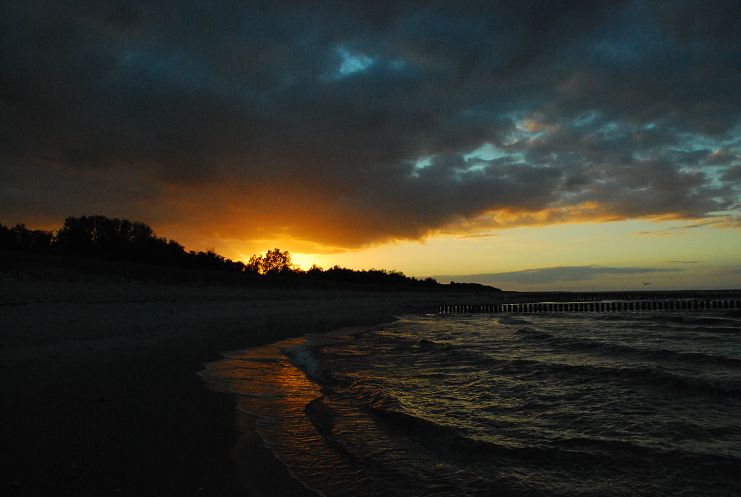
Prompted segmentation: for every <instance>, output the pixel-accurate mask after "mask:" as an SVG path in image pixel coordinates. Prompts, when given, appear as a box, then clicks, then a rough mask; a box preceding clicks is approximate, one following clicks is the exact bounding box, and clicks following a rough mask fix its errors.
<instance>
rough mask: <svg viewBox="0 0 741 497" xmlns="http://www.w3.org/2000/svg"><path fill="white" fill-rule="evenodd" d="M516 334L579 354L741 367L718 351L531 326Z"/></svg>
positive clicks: (739, 363) (739, 360)
mask: <svg viewBox="0 0 741 497" xmlns="http://www.w3.org/2000/svg"><path fill="white" fill-rule="evenodd" d="M516 333H517V334H518V335H520V336H521V337H524V338H527V339H537V340H547V341H548V342H550V343H553V344H554V345H556V346H557V347H560V348H561V349H563V350H567V351H572V352H577V353H580V352H590V353H594V352H596V353H598V354H600V355H609V356H615V357H623V358H633V359H644V360H649V361H662V362H676V363H679V364H698V365H709V366H723V367H731V368H741V359H737V358H734V357H726V356H719V355H714V354H704V353H702V352H680V351H675V350H668V349H653V348H641V347H633V346H630V345H625V344H618V343H607V342H603V341H597V340H589V339H584V338H572V337H565V336H556V335H552V334H550V333H546V332H544V331H539V330H536V329H533V328H527V327H525V328H520V329H518V330H517V331H516Z"/></svg>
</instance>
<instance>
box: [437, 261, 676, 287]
mask: <svg viewBox="0 0 741 497" xmlns="http://www.w3.org/2000/svg"><path fill="white" fill-rule="evenodd" d="M677 271H679V270H678V269H674V268H657V267H609V266H597V265H592V266H555V267H544V268H536V269H524V270H521V271H508V272H504V273H482V274H469V275H457V276H436V278H437V279H438V280H439V281H443V282H448V281H468V282H474V283H483V284H492V285H497V284H505V285H506V284H507V283H524V284H541V283H563V282H575V281H587V280H599V279H600V278H605V277H611V276H629V277H644V276H646V275H651V274H656V273H672V272H677Z"/></svg>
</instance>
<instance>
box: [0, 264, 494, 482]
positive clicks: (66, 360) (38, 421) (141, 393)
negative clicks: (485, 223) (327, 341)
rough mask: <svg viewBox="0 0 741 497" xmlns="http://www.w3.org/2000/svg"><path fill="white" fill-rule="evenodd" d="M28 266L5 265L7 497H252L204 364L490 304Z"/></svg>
mask: <svg viewBox="0 0 741 497" xmlns="http://www.w3.org/2000/svg"><path fill="white" fill-rule="evenodd" d="M3 262H6V263H7V261H3ZM32 269H33V268H31V269H29V268H26V269H24V270H23V271H18V270H17V268H14V269H13V270H10V271H9V270H8V266H7V264H6V265H5V266H3V268H2V270H0V322H2V341H1V342H0V344H1V347H0V364H2V368H3V382H2V389H3V390H2V398H3V400H4V406H3V415H4V418H5V423H4V424H3V425H2V428H0V430H2V440H3V445H4V448H5V451H6V453H7V454H9V455H10V456H11V458H10V459H11V463H10V465H8V466H6V468H5V473H6V475H7V476H6V478H5V479H4V481H3V482H2V489H3V490H2V493H3V495H91V496H92V495H96V496H98V495H219V496H229V495H234V496H237V495H254V494H255V493H254V492H251V491H249V490H247V489H246V488H245V487H244V486H243V485H242V484H241V483H240V478H239V475H237V474H236V471H235V464H234V460H233V457H234V456H235V446H236V445H237V441H238V439H239V438H240V436H242V435H240V430H238V429H237V416H236V413H235V409H234V401H233V400H232V399H231V398H229V397H228V396H226V395H222V394H218V393H214V392H211V391H209V390H207V389H206V388H205V387H204V385H203V383H202V381H201V379H200V378H199V377H198V376H197V375H196V373H197V372H198V371H199V370H201V369H202V367H203V364H204V363H205V362H209V361H214V360H218V359H219V358H220V355H219V352H220V351H224V350H233V349H238V348H245V347H250V346H257V345H260V344H265V343H269V342H273V341H277V340H280V339H282V338H286V337H290V336H297V335H301V334H304V333H309V332H323V331H329V330H333V329H337V328H340V327H344V326H358V325H371V324H374V323H379V322H384V321H388V320H390V319H391V318H392V316H393V315H395V314H401V313H409V312H426V311H428V310H431V309H434V307H435V305H437V304H439V303H440V302H441V300H445V301H446V302H450V301H459V302H472V301H476V300H480V301H482V302H483V301H485V300H486V299H488V298H490V297H487V296H486V295H479V294H466V293H460V292H457V293H455V294H449V295H448V294H442V295H441V294H440V292H435V293H424V292H363V291H338V290H287V289H255V288H240V287H234V286H219V285H212V284H199V283H197V282H196V283H190V284H173V283H164V282H158V281H140V280H138V279H132V280H127V279H126V278H124V277H117V278H115V279H110V278H107V277H104V276H100V277H98V276H94V275H92V276H91V275H90V274H84V273H81V274H77V273H75V272H74V271H73V272H64V273H54V274H50V275H48V274H45V273H44V271H33V270H32ZM42 269H43V268H42ZM248 445H249V444H248ZM238 450H240V451H241V453H240V454H238V456H239V457H241V458H244V457H250V458H252V460H253V461H255V467H256V471H262V472H266V474H270V473H271V472H273V474H275V472H278V471H280V470H281V469H280V467H279V465H276V464H275V462H274V461H272V462H271V461H270V455H269V453H268V452H267V451H262V452H261V451H260V450H259V446H256V445H254V444H253V445H249V446H248V448H247V449H245V445H244V444H240V447H239V449H238ZM245 450H246V451H247V453H245ZM257 462H260V463H261V464H262V468H261V469H260V468H259V467H258V466H259V465H258V464H257ZM287 485H289V486H290V482H289V483H287ZM294 490H295V491H299V490H297V489H296V488H293V490H290V489H289V488H285V489H284V491H285V492H288V493H290V492H292V491H294Z"/></svg>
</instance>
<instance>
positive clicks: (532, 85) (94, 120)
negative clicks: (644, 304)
mask: <svg viewBox="0 0 741 497" xmlns="http://www.w3.org/2000/svg"><path fill="white" fill-rule="evenodd" d="M1 9H2V16H0V111H1V113H2V118H0V119H1V120H0V131H1V134H0V147H1V150H0V160H1V161H2V162H1V163H0V168H1V169H0V181H2V183H3V185H4V186H3V188H1V189H0V209H2V212H0V213H1V214H2V216H3V219H0V221H5V222H14V221H16V220H26V221H31V220H33V219H37V220H45V219H58V218H60V217H62V216H64V215H67V214H80V213H85V212H88V211H91V210H97V211H101V212H106V213H108V212H115V213H116V214H120V215H129V214H128V213H130V212H135V213H137V214H139V215H140V216H141V217H142V218H143V219H145V220H147V221H151V222H156V221H159V220H163V222H164V220H172V219H177V218H178V217H182V216H186V215H187V216H189V217H190V219H189V220H185V219H184V220H183V222H184V223H186V222H195V223H200V224H203V225H209V224H210V225H213V226H217V227H220V228H219V229H220V230H221V231H229V232H233V233H234V236H244V237H249V236H253V235H251V233H256V232H259V233H260V236H263V237H264V236H267V234H268V232H269V231H271V230H272V231H274V232H281V233H287V234H290V235H292V236H295V237H299V238H304V239H311V240H315V241H319V242H326V243H331V244H335V245H341V246H351V245H361V244H365V243H372V242H375V241H382V240H385V239H391V238H414V237H419V236H423V235H424V234H425V233H427V232H429V231H430V230H434V229H438V228H441V227H443V226H446V225H448V226H450V225H451V223H452V224H456V223H457V225H459V226H464V225H467V226H473V225H477V226H481V225H484V224H486V223H483V224H482V223H480V222H472V221H473V220H476V219H478V218H480V217H481V216H482V215H486V216H489V217H491V216H493V215H495V214H496V213H497V212H502V211H507V212H524V213H535V212H539V211H548V210H551V211H553V212H555V213H558V212H562V214H553V215H552V216H550V217H548V218H547V219H552V220H565V219H568V216H569V214H563V213H566V212H575V209H576V210H578V209H577V208H578V207H579V206H583V205H592V206H595V205H596V206H597V207H593V208H592V210H591V211H590V212H592V213H593V215H594V216H597V217H608V218H621V217H641V216H656V217H663V216H668V217H671V216H675V217H685V218H700V217H704V216H707V215H709V214H711V213H718V212H721V211H731V210H733V209H737V208H738V205H739V197H738V196H739V190H738V188H737V186H738V174H737V169H738V165H737V160H738V157H739V156H740V155H741V149H740V146H739V142H738V139H737V137H738V133H739V118H740V116H741V104H739V102H741V64H739V60H741V43H739V41H740V40H739V34H738V30H737V29H736V26H735V23H733V22H732V21H731V20H732V19H738V18H739V5H738V2H710V3H708V2H692V1H685V2H672V3H671V4H664V3H662V4H661V5H660V6H659V5H658V4H655V3H652V2H628V1H614V2H593V1H564V2H547V3H544V2H523V1H499V2H455V3H453V2H394V3H393V4H387V3H386V2H361V3H353V4H352V5H350V4H349V3H340V2H338V3H333V2H323V3H322V4H321V5H320V6H316V5H313V4H312V5H309V3H306V2H281V3H275V2H273V3H261V2H251V3H245V2H166V1H160V2H112V1H77V2H58V1H55V2H51V1H41V0H39V1H19V2H4V3H2V7H1ZM486 144H488V145H487V147H488V148H487V147H485V148H482V149H480V147H482V146H483V145H486ZM476 150H479V152H478V153H476V152H475V151H476ZM50 178H58V180H56V181H51V180H50ZM86 199H87V201H86ZM581 215H584V214H581ZM9 217H12V219H8V218H9ZM466 223H468V224H466ZM491 224H492V225H496V224H497V223H496V222H495V221H492V223H491ZM255 236H256V235H255Z"/></svg>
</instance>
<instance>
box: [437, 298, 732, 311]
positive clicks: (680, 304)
mask: <svg viewBox="0 0 741 497" xmlns="http://www.w3.org/2000/svg"><path fill="white" fill-rule="evenodd" d="M734 309H741V298H726V299H665V300H619V301H616V300H613V301H589V300H578V301H573V302H500V303H496V304H474V305H465V304H451V305H441V306H439V307H438V313H440V314H462V313H511V312H514V313H546V312H551V313H553V312H558V313H561V312H641V311H644V312H645V311H688V312H696V311H711V310H734Z"/></svg>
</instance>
